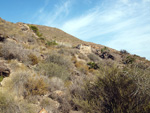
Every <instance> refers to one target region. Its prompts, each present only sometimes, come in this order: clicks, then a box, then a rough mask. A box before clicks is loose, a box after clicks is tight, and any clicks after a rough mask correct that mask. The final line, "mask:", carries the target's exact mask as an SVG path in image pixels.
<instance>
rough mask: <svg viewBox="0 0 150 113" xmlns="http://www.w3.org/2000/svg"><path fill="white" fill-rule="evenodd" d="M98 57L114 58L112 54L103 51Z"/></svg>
mask: <svg viewBox="0 0 150 113" xmlns="http://www.w3.org/2000/svg"><path fill="white" fill-rule="evenodd" d="M100 57H101V58H102V59H112V60H114V59H115V58H114V56H112V55H111V54H110V53H109V52H103V53H102V54H101V55H100Z"/></svg>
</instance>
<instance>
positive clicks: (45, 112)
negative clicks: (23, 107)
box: [39, 108, 48, 113]
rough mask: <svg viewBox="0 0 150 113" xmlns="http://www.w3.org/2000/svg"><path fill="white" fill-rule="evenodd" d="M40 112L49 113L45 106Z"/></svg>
mask: <svg viewBox="0 0 150 113" xmlns="http://www.w3.org/2000/svg"><path fill="white" fill-rule="evenodd" d="M39 113H48V112H47V111H46V110H45V109H44V108H43V109H42V110H41V111H40V112H39Z"/></svg>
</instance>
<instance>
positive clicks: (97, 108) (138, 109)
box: [73, 66, 150, 113]
mask: <svg viewBox="0 0 150 113" xmlns="http://www.w3.org/2000/svg"><path fill="white" fill-rule="evenodd" d="M134 74H135V73H134ZM73 97H74V99H73V101H74V103H75V104H76V107H77V109H81V110H83V111H84V112H85V113H87V112H89V113H98V112H102V113H103V112H104V113H149V111H150V96H149V95H148V94H145V93H140V89H139V86H138V85H137V82H136V81H135V80H134V79H133V78H132V77H130V76H129V75H128V73H126V72H125V71H123V70H122V69H118V68H117V67H116V66H113V67H104V68H103V69H102V70H101V71H100V75H99V76H98V77H97V79H96V80H95V81H94V82H90V81H89V82H86V84H85V85H84V88H83V89H82V91H80V92H75V93H74V94H73Z"/></svg>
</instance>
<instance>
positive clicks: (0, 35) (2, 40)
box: [0, 34, 9, 42]
mask: <svg viewBox="0 0 150 113" xmlns="http://www.w3.org/2000/svg"><path fill="white" fill-rule="evenodd" d="M7 38H9V37H8V36H5V35H3V34H0V42H4V41H5V40H6V39H7Z"/></svg>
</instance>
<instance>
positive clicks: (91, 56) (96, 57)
mask: <svg viewBox="0 0 150 113" xmlns="http://www.w3.org/2000/svg"><path fill="white" fill-rule="evenodd" d="M88 58H89V59H90V60H92V61H93V62H97V61H99V60H100V58H99V57H98V56H97V55H95V54H93V53H92V54H89V55H88Z"/></svg>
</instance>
